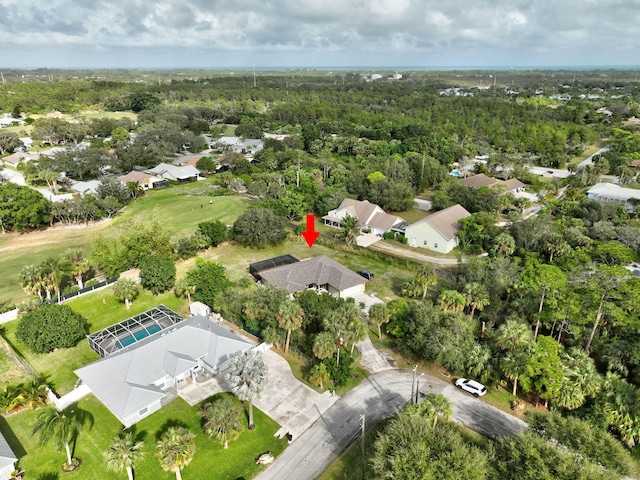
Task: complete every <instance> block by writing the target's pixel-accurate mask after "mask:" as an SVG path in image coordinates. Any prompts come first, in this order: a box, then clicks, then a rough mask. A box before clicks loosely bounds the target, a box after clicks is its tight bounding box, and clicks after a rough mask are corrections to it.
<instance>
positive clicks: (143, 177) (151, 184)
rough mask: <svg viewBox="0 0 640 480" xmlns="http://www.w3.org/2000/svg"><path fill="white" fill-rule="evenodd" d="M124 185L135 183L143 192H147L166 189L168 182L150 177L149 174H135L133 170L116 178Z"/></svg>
mask: <svg viewBox="0 0 640 480" xmlns="http://www.w3.org/2000/svg"><path fill="white" fill-rule="evenodd" d="M118 180H120V181H121V182H122V183H123V184H124V185H126V184H127V183H129V182H137V183H138V185H140V186H141V187H142V189H143V190H149V189H150V188H160V187H167V186H168V185H169V180H165V179H164V178H160V177H157V176H155V175H151V174H150V173H144V172H137V171H135V170H133V171H131V172H129V173H127V174H126V175H122V176H120V177H118Z"/></svg>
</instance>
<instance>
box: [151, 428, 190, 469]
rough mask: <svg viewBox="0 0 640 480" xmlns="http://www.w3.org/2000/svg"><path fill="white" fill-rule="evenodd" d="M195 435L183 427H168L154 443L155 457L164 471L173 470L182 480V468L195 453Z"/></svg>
mask: <svg viewBox="0 0 640 480" xmlns="http://www.w3.org/2000/svg"><path fill="white" fill-rule="evenodd" d="M195 437H196V436H195V435H194V434H193V433H191V432H190V431H189V430H187V429H186V428H184V427H169V428H167V430H166V431H165V432H164V433H163V434H162V436H161V437H160V440H158V442H157V443H156V457H158V462H160V466H161V467H162V469H163V470H164V471H165V472H169V471H171V472H174V473H175V474H176V480H182V475H181V472H182V469H183V468H184V467H186V466H187V465H189V464H190V463H191V460H193V456H194V455H195V453H196V443H195V442H194V438H195Z"/></svg>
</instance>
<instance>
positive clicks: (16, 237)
mask: <svg viewBox="0 0 640 480" xmlns="http://www.w3.org/2000/svg"><path fill="white" fill-rule="evenodd" d="M209 189H210V182H208V181H203V182H198V183H194V184H186V185H177V186H174V187H170V188H166V189H163V190H157V191H150V192H148V194H147V195H145V196H144V197H141V198H139V199H137V200H135V201H134V202H131V204H129V205H128V206H127V207H125V208H124V210H123V211H122V213H121V214H120V215H119V216H118V217H116V218H115V219H113V220H106V221H103V222H99V223H97V224H95V225H92V226H88V227H87V226H74V227H63V228H53V229H47V230H40V231H36V232H31V233H24V234H18V233H15V234H14V233H12V234H7V235H0V271H1V272H3V273H4V274H3V275H2V277H1V278H0V305H1V304H2V303H3V302H8V303H11V304H18V303H20V302H21V301H23V300H25V299H26V298H27V295H26V293H24V291H23V290H22V288H21V287H20V282H19V279H18V275H19V273H20V271H21V270H22V269H23V268H24V267H25V266H26V265H29V264H37V263H39V262H42V261H43V260H45V259H46V258H48V257H51V256H54V257H60V256H62V255H63V254H64V252H65V251H66V250H67V249H69V248H74V247H79V248H82V249H83V250H84V251H85V252H86V253H89V250H90V244H91V242H92V240H93V239H94V238H96V237H97V236H101V237H115V236H117V235H119V234H120V233H121V231H122V228H123V225H124V224H126V222H127V221H128V220H130V219H132V218H134V217H139V218H143V219H148V220H157V221H158V222H159V223H160V224H161V225H163V226H165V228H166V231H167V232H168V233H169V234H170V235H172V236H173V238H174V239H175V240H177V239H178V238H179V237H181V236H184V235H190V234H192V233H193V232H194V231H195V229H196V227H197V225H198V223H200V222H203V221H209V220H220V221H222V222H225V223H233V222H234V221H235V219H236V218H238V217H239V216H240V215H241V214H242V213H243V212H244V211H245V210H246V208H247V207H248V206H249V205H250V203H251V200H248V199H246V198H242V197H235V196H233V197H205V196H204V193H205V192H206V191H207V190H209ZM210 201H212V202H213V203H212V204H210V203H209V202H210ZM201 206H202V208H201Z"/></svg>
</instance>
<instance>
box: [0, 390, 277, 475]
mask: <svg viewBox="0 0 640 480" xmlns="http://www.w3.org/2000/svg"><path fill="white" fill-rule="evenodd" d="M222 395H226V394H222ZM77 408H81V409H83V410H86V411H88V412H89V413H90V414H91V415H92V416H93V419H94V422H93V423H94V424H93V428H91V429H89V428H88V427H86V428H85V429H83V430H82V432H81V434H80V436H79V438H78V441H77V445H76V449H75V456H77V457H78V458H80V459H82V462H83V464H82V467H80V469H78V470H77V471H74V472H71V473H62V471H61V467H62V463H63V461H64V460H65V453H64V449H63V450H62V451H59V452H57V451H56V450H55V448H54V445H53V443H51V444H47V445H45V446H40V445H39V444H38V437H37V436H32V435H31V429H32V427H33V423H34V421H35V418H36V416H37V414H38V411H37V410H35V411H24V412H21V413H19V414H16V415H13V416H11V417H9V418H7V419H6V424H5V423H4V422H2V421H0V430H1V431H2V433H3V434H4V435H5V437H6V438H7V439H8V441H9V443H10V445H11V447H12V448H13V449H14V451H15V452H16V453H18V456H20V457H21V458H20V462H19V465H20V467H21V468H22V469H24V470H25V472H26V475H27V478H33V479H42V480H44V479H51V480H53V479H58V478H60V476H64V478H65V479H67V478H68V479H69V480H73V479H82V480H94V479H95V480H107V479H123V478H126V473H124V472H111V471H109V470H107V469H106V463H105V460H104V458H103V452H104V451H106V450H107V448H108V446H109V444H110V442H111V439H112V438H113V437H114V436H115V435H117V434H118V433H119V432H121V431H122V425H121V424H120V422H119V421H118V420H117V419H116V418H115V417H114V416H113V415H112V414H111V413H110V412H109V411H108V410H107V409H106V408H105V407H104V406H103V405H102V404H101V403H100V402H99V401H98V400H97V399H96V398H95V397H93V396H88V397H85V398H84V399H82V400H80V402H78V405H77ZM199 408H200V405H198V406H195V407H190V406H189V405H188V404H187V403H186V402H184V401H183V400H182V399H181V398H177V399H175V400H174V401H172V402H171V403H169V404H168V405H166V406H165V407H163V408H162V409H161V410H160V411H158V412H156V413H154V414H152V415H150V416H149V417H147V418H145V419H143V420H142V421H140V422H139V423H137V424H136V425H135V426H134V427H132V428H134V429H135V430H134V431H135V432H137V435H138V436H139V437H140V438H141V439H143V440H144V442H145V447H144V452H145V457H144V458H143V460H142V461H141V462H140V464H139V465H137V466H136V468H135V478H136V480H145V479H147V480H158V479H171V478H175V475H174V474H173V473H172V472H164V471H163V470H162V469H161V468H160V466H159V464H158V460H157V459H156V457H155V456H154V452H155V443H156V441H157V439H158V437H159V436H160V434H161V433H162V432H163V431H164V429H165V428H166V427H167V426H170V425H183V426H185V427H187V428H188V429H189V430H190V431H191V432H192V433H194V434H196V439H195V442H196V453H195V456H194V458H193V461H192V462H191V464H190V465H188V466H187V467H185V468H184V470H183V471H182V476H183V478H184V480H189V479H194V480H195V479H199V480H200V479H216V480H235V479H238V478H245V479H249V478H252V477H253V476H255V475H256V474H257V472H259V471H260V470H261V469H262V468H264V467H262V466H260V465H256V464H255V459H256V457H258V455H260V454H261V453H265V452H267V451H270V452H271V453H273V454H274V455H278V454H279V453H280V452H282V450H284V448H285V447H286V445H287V440H286V437H285V438H284V439H282V440H281V439H277V438H276V437H274V434H275V432H276V431H277V430H278V428H279V425H278V424H276V423H275V422H274V421H273V420H271V419H270V418H269V417H267V416H266V415H265V414H264V413H262V412H261V411H260V410H258V409H256V408H255V407H254V417H255V418H254V420H255V424H256V426H257V428H256V429H255V430H253V431H248V430H245V431H244V432H243V433H242V435H241V436H240V438H239V439H238V440H236V441H234V442H231V443H230V444H229V448H228V449H227V450H224V449H223V448H222V446H221V445H220V444H219V443H217V442H215V441H213V440H211V439H210V438H208V437H207V436H206V435H204V433H203V432H202V429H201V427H200V418H199V417H198V411H199ZM16 440H17V442H19V444H18V445H16ZM24 452H26V455H24V456H22V455H23V454H24Z"/></svg>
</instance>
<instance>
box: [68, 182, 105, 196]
mask: <svg viewBox="0 0 640 480" xmlns="http://www.w3.org/2000/svg"><path fill="white" fill-rule="evenodd" d="M100 184H101V182H100V180H87V181H86V182H76V181H74V182H72V183H71V185H70V186H69V190H72V191H74V192H77V193H79V194H80V195H83V196H84V195H87V194H88V193H90V194H93V195H95V194H96V193H97V191H98V187H99V186H100Z"/></svg>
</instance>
